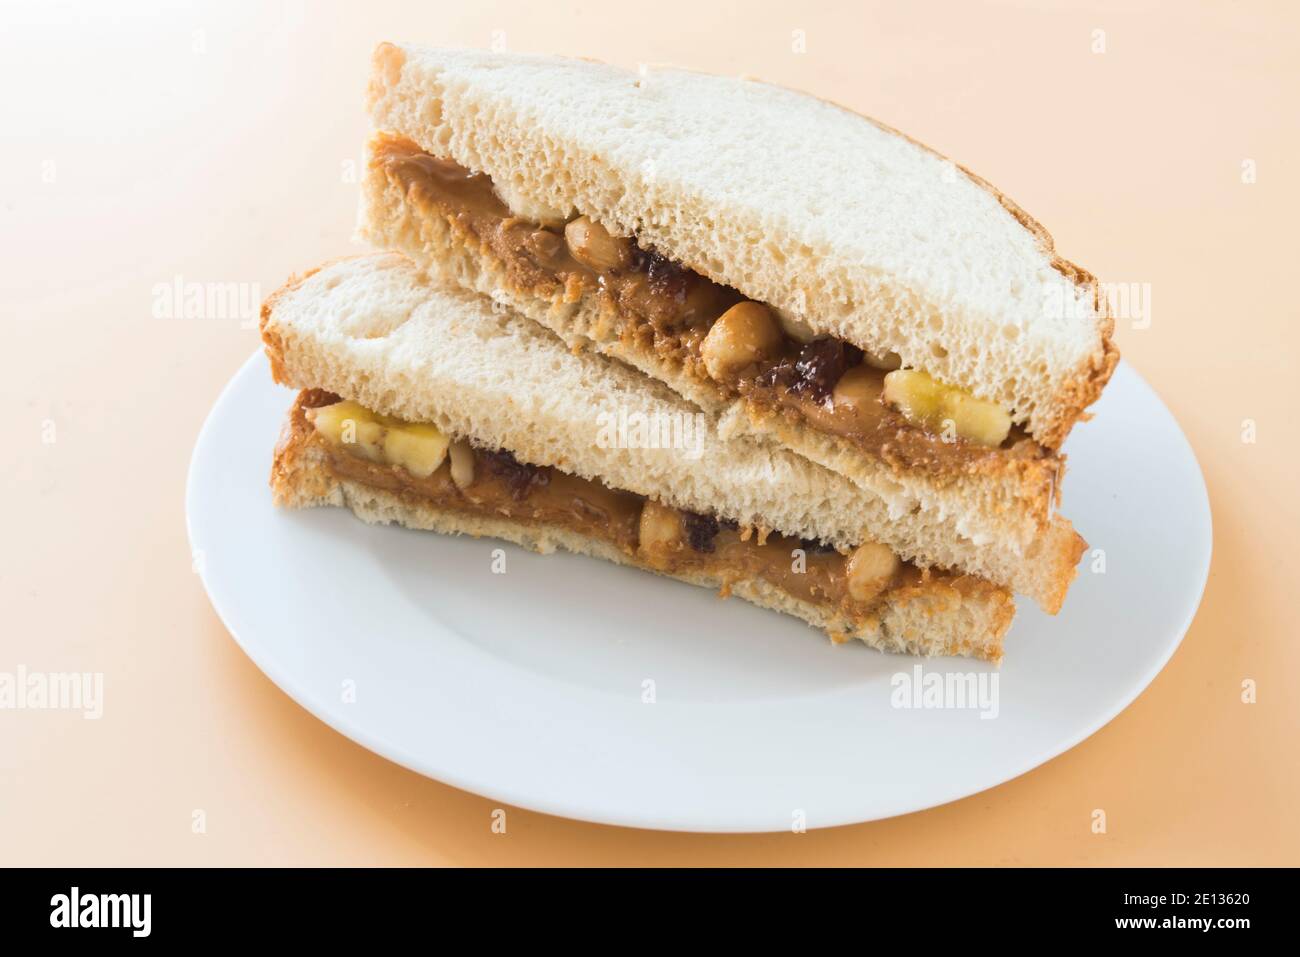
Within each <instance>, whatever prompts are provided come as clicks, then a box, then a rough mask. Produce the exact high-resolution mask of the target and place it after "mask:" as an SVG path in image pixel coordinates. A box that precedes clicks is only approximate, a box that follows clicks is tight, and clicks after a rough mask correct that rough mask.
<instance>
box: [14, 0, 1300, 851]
mask: <svg viewBox="0 0 1300 957" xmlns="http://www.w3.org/2000/svg"><path fill="white" fill-rule="evenodd" d="M52 6H54V5H52V4H48V3H39V2H32V3H18V4H16V5H15V4H6V5H5V7H4V8H3V12H2V13H0V17H3V20H4V22H3V24H2V26H0V88H2V89H4V91H5V94H4V116H3V120H4V121H3V123H0V137H2V138H3V148H2V149H0V224H2V227H3V228H2V229H0V239H2V241H3V247H4V248H3V255H2V256H0V263H3V266H2V267H0V323H2V327H3V333H4V343H5V347H4V348H3V349H0V397H2V399H3V407H4V409H5V413H4V414H3V416H0V429H2V430H3V441H0V481H3V493H4V494H3V496H0V501H2V502H3V504H2V505H0V510H3V519H2V523H0V527H2V528H3V546H2V547H0V552H2V553H0V601H2V602H3V605H2V607H3V612H4V618H3V626H2V632H0V671H10V672H12V671H13V670H15V669H16V667H17V666H18V665H19V664H23V665H26V666H27V667H28V668H31V669H40V670H44V671H72V670H76V671H102V672H103V673H104V675H105V682H106V691H105V694H106V701H105V715H104V717H103V719H102V720H100V721H85V720H82V719H81V717H80V716H79V715H76V714H70V713H66V712H38V711H0V863H25V864H73V863H75V864H146V863H151V864H235V863H253V864H271V863H304V864H326V863H359V864H505V863H511V864H531V863H598V864H610V863H694V864H718V863H751V864H752V863H765V862H773V863H787V864H813V863H818V864H867V863H869V864H920V863H963V864H1180V863H1221V864H1227V863H1237V864H1283V863H1289V864H1297V863H1300V825H1298V824H1297V820H1298V819H1300V816H1298V815H1297V813H1296V811H1295V805H1296V798H1297V790H1298V789H1297V780H1298V775H1297V747H1296V733H1297V730H1298V728H1300V722H1298V721H1297V717H1298V716H1300V711H1298V709H1297V704H1296V690H1295V680H1296V679H1295V676H1296V674H1297V671H1298V670H1300V669H1298V668H1297V665H1298V664H1300V661H1298V659H1300V654H1298V653H1297V644H1296V640H1295V639H1296V636H1295V628H1294V625H1293V607H1294V599H1295V595H1294V592H1295V586H1296V571H1297V570H1296V561H1295V558H1294V555H1295V539H1296V532H1297V524H1298V523H1297V515H1296V495H1295V491H1294V489H1295V480H1294V478H1293V473H1294V470H1295V469H1296V467H1297V465H1298V464H1300V461H1298V459H1297V453H1296V435H1297V425H1296V423H1297V418H1300V409H1297V398H1296V390H1295V385H1294V377H1295V374H1296V369H1297V361H1296V352H1297V349H1298V348H1300V334H1297V331H1296V329H1297V324H1298V323H1300V308H1298V307H1297V301H1298V298H1297V296H1296V294H1295V293H1294V292H1293V291H1292V289H1291V288H1290V283H1291V281H1292V279H1293V277H1294V276H1295V274H1296V266H1295V254H1296V249H1295V238H1294V237H1295V222H1296V218H1297V213H1298V212H1300V208H1298V207H1300V203H1298V202H1297V201H1298V200H1300V189H1298V188H1297V178H1296V172H1295V171H1296V169H1297V168H1300V132H1298V130H1297V125H1296V122H1295V120H1296V114H1297V104H1298V102H1300V97H1298V95H1297V94H1300V67H1297V63H1300V39H1298V38H1300V16H1297V13H1296V10H1297V5H1295V4H1290V3H1281V2H1279V3H1277V4H1267V3H1263V2H1238V3H1227V2H1221V3H1204V4H1197V3H1185V2H1184V3H1173V2H1171V3H1156V2H1131V0H1129V2H1121V0H1113V2H1100V3H1090V4H1079V5H1067V4H1056V3H1034V2H1028V0H1023V2H1000V3H991V4H987V5H982V4H976V3H952V4H939V5H931V4H925V3H915V4H912V3H908V4H904V3H881V4H862V5H857V4H847V3H846V4H840V5H830V4H819V3H808V2H802V0H801V2H798V3H794V2H789V0H787V2H775V3H772V2H769V3H750V4H744V5H741V4H739V3H737V4H734V5H724V4H708V3H704V2H701V0H685V2H664V0H656V2H655V3H640V4H601V3H596V2H590V0H588V2H581V3H572V4H570V3H564V2H560V0H548V2H546V3H522V2H521V3H499V4H496V5H492V4H485V3H464V2H459V3H455V2H453V3H431V2H418V3H407V4H396V3H391V4H386V3H377V2H367V3H364V4H362V3H354V4H347V5H343V4H338V5H335V4H319V5H317V4H302V3H250V4H247V5H244V4H233V3H221V4H212V5H211V6H205V5H194V6H193V7H186V8H184V9H180V10H176V9H170V8H171V7H173V6H175V5H172V4H162V3H159V4H157V5H146V4H130V3H128V4H113V5H110V4H102V3H86V4H84V6H82V7H80V8H78V7H75V6H74V7H69V8H64V7H62V5H59V9H57V10H52V9H50V8H51V7H52ZM110 7H111V8H112V11H111V12H110ZM119 7H120V8H121V9H120V10H119V9H118V8H119ZM795 30H803V31H805V36H806V51H807V52H805V53H802V54H800V53H795V52H792V49H791V47H792V35H793V31H795ZM1097 30H1101V31H1104V45H1105V52H1093V47H1094V45H1095V44H1097V43H1098V36H1099V35H1098V34H1096V33H1095V32H1094V31H1097ZM494 31H504V41H505V43H506V45H507V46H508V47H509V48H511V49H515V50H529V51H548V52H558V53H567V54H580V55H587V56H593V57H597V58H601V59H606V60H610V61H613V62H616V63H620V64H625V65H629V66H633V65H635V64H636V63H638V62H644V61H652V62H657V61H671V62H676V63H679V64H682V65H686V66H690V67H696V68H703V69H708V70H713V71H718V72H727V73H746V74H753V75H759V76H762V77H764V78H766V79H770V80H773V81H777V82H781V83H785V84H789V85H792V86H795V87H800V88H803V89H807V90H810V91H812V92H815V93H817V94H819V95H822V96H825V97H828V98H831V99H834V100H838V101H840V102H843V103H845V104H847V105H848V106H851V107H853V108H855V109H858V110H860V111H863V112H867V113H870V114H872V115H874V116H877V117H879V118H880V119H882V120H883V121H885V122H887V123H890V124H892V125H894V126H897V127H900V128H902V129H904V130H906V131H908V132H909V133H911V134H912V135H914V136H916V137H918V138H919V139H921V140H923V141H925V142H928V143H930V144H931V145H933V146H935V147H936V148H938V149H939V150H941V151H942V152H944V153H947V154H949V155H951V156H953V157H955V158H957V159H958V160H960V161H961V162H963V163H964V164H966V165H967V166H969V167H970V168H972V169H974V170H975V171H977V172H979V173H980V174H982V175H984V176H985V177H987V178H988V179H990V180H991V181H993V182H994V183H996V184H998V185H999V186H1000V187H1002V188H1003V189H1005V190H1006V191H1007V192H1009V193H1010V194H1011V195H1012V196H1014V197H1015V198H1016V199H1017V200H1018V201H1019V202H1020V203H1021V204H1022V205H1024V206H1025V208H1027V209H1028V210H1029V211H1030V212H1031V213H1032V214H1033V215H1035V216H1037V217H1038V218H1039V219H1040V220H1041V221H1042V222H1043V223H1045V224H1046V225H1047V227H1048V228H1049V229H1050V230H1051V232H1052V233H1053V234H1054V235H1055V237H1056V240H1057V244H1058V248H1059V249H1061V251H1062V252H1063V253H1064V254H1065V255H1066V256H1067V257H1068V258H1071V259H1074V260H1076V261H1078V262H1080V263H1082V264H1083V265H1085V266H1087V267H1088V268H1090V269H1092V270H1093V271H1094V272H1096V273H1097V275H1099V276H1100V277H1102V278H1103V279H1107V280H1112V281H1124V282H1140V283H1150V284H1151V289H1152V302H1151V304H1152V321H1151V325H1150V328H1148V329H1134V328H1132V327H1131V325H1129V324H1126V323H1125V324H1121V327H1120V329H1119V332H1118V339H1119V343H1120V347H1121V349H1122V350H1123V352H1124V355H1125V356H1126V357H1127V358H1128V360H1129V361H1130V362H1132V363H1133V365H1134V366H1136V368H1137V369H1138V370H1139V371H1140V372H1141V373H1142V374H1143V375H1144V376H1145V377H1146V378H1147V379H1148V380H1149V381H1150V382H1151V383H1152V384H1153V385H1154V386H1155V387H1156V389H1157V390H1158V391H1159V392H1160V394H1161V395H1162V396H1163V397H1164V399H1165V401H1166V402H1167V403H1168V404H1169V406H1170V408H1171V409H1172V410H1173V411H1174V413H1175V415H1176V416H1177V417H1178V419H1179V421H1180V422H1181V423H1182V425H1183V427H1184V429H1185V430H1186V432H1187V435H1188V437H1189V438H1190V440H1191V442H1192V444H1193V446H1194V447H1195V449H1196V452H1197V455H1198V456H1199V458H1200V461H1201V464H1202V467H1203V469H1204V472H1205V478H1206V481H1207V483H1208V485H1209V490H1210V496H1211V499H1212V504H1213V509H1214V519H1215V537H1216V543H1215V545H1216V547H1215V553H1214V563H1213V567H1212V569H1211V573H1210V581H1209V586H1208V589H1207V591H1206V595H1205V600H1204V604H1203V606H1202V608H1201V611H1200V614H1199V615H1198V617H1197V619H1196V622H1195V624H1194V625H1193V627H1192V629H1191V631H1190V632H1189V633H1188V635H1187V638H1186V641H1185V642H1184V643H1183V646H1182V648H1181V649H1180V650H1179V652H1178V653H1177V654H1176V655H1175V657H1174V659H1173V660H1172V662H1171V663H1170V664H1169V666H1168V667H1167V668H1166V669H1165V671H1164V672H1163V673H1162V674H1161V675H1160V676H1159V677H1158V678H1157V679H1156V681H1155V683H1154V684H1153V685H1152V686H1151V688H1150V689H1149V690H1148V691H1147V692H1146V693H1145V694H1143V695H1142V697H1141V698H1139V699H1138V701H1137V702H1136V703H1135V704H1134V705H1133V706H1132V707H1130V708H1129V709H1128V710H1127V711H1126V712H1125V713H1124V714H1122V715H1120V717H1119V718H1117V719H1116V720H1115V721H1114V722H1113V723H1112V724H1111V725H1109V726H1108V727H1107V728H1105V729H1103V730H1102V731H1101V732H1099V733H1098V734H1096V735H1095V736H1094V737H1093V738H1091V739H1090V740H1088V741H1087V742H1085V743H1084V744H1082V745H1080V746H1079V747H1077V748H1075V749H1074V750H1073V751H1071V752H1069V753H1068V754H1066V755H1064V756H1062V757H1060V758H1058V759H1056V760H1055V761H1052V762H1051V763H1049V764H1048V765H1046V766H1044V767H1042V768H1039V769H1037V770H1036V771H1033V772H1031V773H1030V774H1027V775H1025V776H1024V777H1022V778H1020V779H1018V780H1016V781H1013V782H1011V783H1009V784H1006V785H1004V786H1002V787H999V788H996V789H994V790H992V791H990V792H987V793H984V794H980V795H977V796H975V797H972V798H969V799H967V800H964V801H960V802H958V803H955V804H952V805H949V806H946V807H943V808H939V809H936V810H931V811H927V812H924V813H920V814H915V815H911V816H908V817H904V818H901V819H896V820H892V821H886V822H880V823H875V824H870V825H862V826H857V827H849V828H840V829H835V830H831V831H823V832H813V833H809V834H805V835H797V836H796V835H775V836H754V837H745V836H737V837H711V836H692V835H663V834H652V833H643V832H636V831H629V830H620V829H616V828H608V827H597V826H590V825H585V824H579V823H574V822H569V821H564V820H559V819H555V818H550V817H546V816H544V815H538V814H531V813H527V812H524V811H517V812H516V811H511V813H510V816H509V829H508V833H507V834H506V835H505V836H500V835H493V834H492V833H491V831H490V829H489V815H490V813H491V810H492V807H493V805H492V803H491V802H488V801H486V800H483V799H481V798H478V797H475V796H473V795H469V794H465V793H463V792H460V791H456V790H454V789H452V788H449V787H446V786H443V785H441V784H438V783H435V782H432V781H429V780H425V779H423V778H421V777H419V776H418V775H416V774H413V773H410V772H408V771H405V770H402V769H400V768H398V767H396V766H394V765H392V764H389V763H388V762H386V761H384V760H382V759H380V758H378V757H375V756H374V755H371V754H370V753H368V752H366V751H365V750H363V749H362V748H360V747H359V746H357V745H354V744H352V743H351V742H349V741H347V740H345V739H344V738H342V737H341V736H339V735H337V734H336V733H334V732H333V731H331V730H329V729H328V728H326V727H325V726H324V725H322V724H320V723H318V722H317V721H316V720H315V719H314V718H312V717H311V716H309V715H308V714H307V713H306V712H304V711H303V710H301V709H300V708H298V706H296V705H295V704H293V703H292V702H291V701H290V700H289V699H288V698H287V697H286V696H285V695H283V694H281V693H280V692H279V691H278V690H277V689H276V688H275V687H274V686H273V685H272V684H271V683H270V681H268V680H267V679H266V678H264V677H263V676H262V675H261V673H260V672H258V671H257V669H256V668H254V667H253V665H252V664H251V663H250V662H249V661H248V660H247V659H246V658H245V657H244V655H243V654H242V653H241V652H240V650H239V649H238V648H237V646H236V645H235V643H234V642H233V641H232V640H230V638H229V637H228V636H227V634H226V633H225V631H224V630H223V628H222V626H221V624H220V623H219V622H218V620H217V618H216V615H215V614H214V613H213V611H212V610H211V608H210V606H209V604H208V601H207V599H206V597H205V595H204V593H203V590H202V587H201V585H200V583H199V581H198V579H197V577H196V576H195V575H194V574H193V573H192V572H191V567H190V566H191V559H190V553H189V546H188V544H187V541H186V536H185V525H184V480H185V473H186V467H187V465H188V462H189V456H190V451H191V448H192V444H193V441H194V437H195V435H196V434H197V432H198V429H199V427H200V425H201V424H202V422H203V419H204V416H205V415H206V414H207V411H208V409H209V407H210V406H211V404H212V402H213V400H214V398H215V397H216V395H217V393H218V392H219V390H220V389H221V387H222V386H223V385H224V384H225V382H226V380H227V379H228V378H229V377H230V375H231V374H232V373H233V372H234V370H235V369H236V368H237V367H238V366H239V364H240V363H241V362H242V361H243V360H244V358H245V357H246V356H247V355H248V354H249V353H250V352H252V351H253V349H254V348H255V347H256V341H257V340H256V333H255V331H254V330H253V329H252V328H251V327H245V326H246V324H244V323H241V322H240V320H239V319H238V317H236V318H233V319H225V320H219V319H207V320H189V321H186V320H168V319H157V318H154V317H153V315H152V313H151V310H152V305H153V289H154V286H155V285H156V284H158V283H170V282H172V281H173V280H174V279H175V277H177V276H180V277H183V278H184V279H185V280H186V281H199V282H215V281H238V282H243V283H249V284H252V283H256V284H259V286H260V291H261V293H262V294H265V293H268V292H270V291H271V290H272V289H274V288H275V286H276V285H277V284H278V283H280V282H281V281H282V280H283V279H284V278H285V276H286V275H287V274H288V273H289V272H291V271H292V270H295V269H299V268H302V267H307V266H311V265H313V264H315V263H316V262H317V261H318V260H320V259H322V258H324V257H327V256H331V255H335V254H338V253H340V252H344V251H347V250H348V249H349V245H348V242H349V235H350V230H351V225H352V219H353V215H354V204H355V192H356V188H355V186H354V185H352V184H351V183H350V182H348V179H349V177H348V175H347V173H348V171H349V167H348V165H347V164H349V163H355V162H357V161H358V160H359V155H360V150H361V144H362V141H363V137H364V133H365V119H364V117H363V114H362V90H363V87H364V81H365V73H366V66H367V57H368V53H369V50H370V48H371V46H372V45H373V44H374V43H375V42H376V41H378V40H381V39H386V38H393V39H399V38H400V39H410V40H419V41H422V42H428V43H436V44H447V45H477V46H487V45H489V44H491V43H492V42H493V32H494ZM1246 160H1253V161H1254V162H1255V168H1256V170H1257V177H1258V181H1257V182H1255V183H1249V184H1247V183H1243V181H1242V172H1243V162H1244V161H1246ZM1246 419H1251V420H1254V422H1255V423H1256V427H1257V436H1258V440H1257V441H1256V442H1255V443H1253V444H1249V443H1244V442H1243V441H1242V428H1243V425H1242V423H1243V420H1246ZM51 429H52V430H53V431H52V433H51ZM49 438H53V439H54V441H53V442H47V441H44V440H45V439H49ZM1114 480H1115V481H1116V482H1123V481H1124V480H1125V476H1124V475H1122V474H1121V475H1116V476H1114ZM1066 490H1067V499H1066V505H1067V508H1066V511H1067V513H1068V504H1069V500H1068V485H1067V489H1066ZM1084 531H1085V532H1086V531H1087V530H1086V529H1084ZM1147 572H1148V573H1149V574H1151V575H1153V576H1158V575H1159V574H1160V569H1159V568H1151V569H1148V570H1147ZM1248 678H1249V679H1254V680H1255V681H1256V682H1257V683H1258V703H1256V704H1253V705H1248V704H1243V703H1242V702H1241V700H1240V697H1241V685H1242V681H1243V680H1244V679H1248ZM1094 808H1102V809H1104V810H1105V811H1106V813H1107V816H1108V824H1109V828H1108V833H1106V834H1105V835H1095V834H1093V833H1091V830H1090V827H1089V825H1090V814H1091V812H1092V810H1093V809H1094ZM195 809H202V810H203V811H204V812H205V813H206V818H207V833H206V834H202V835H196V834H193V833H191V826H190V825H191V814H192V812H193V811H194V810H195Z"/></svg>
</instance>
